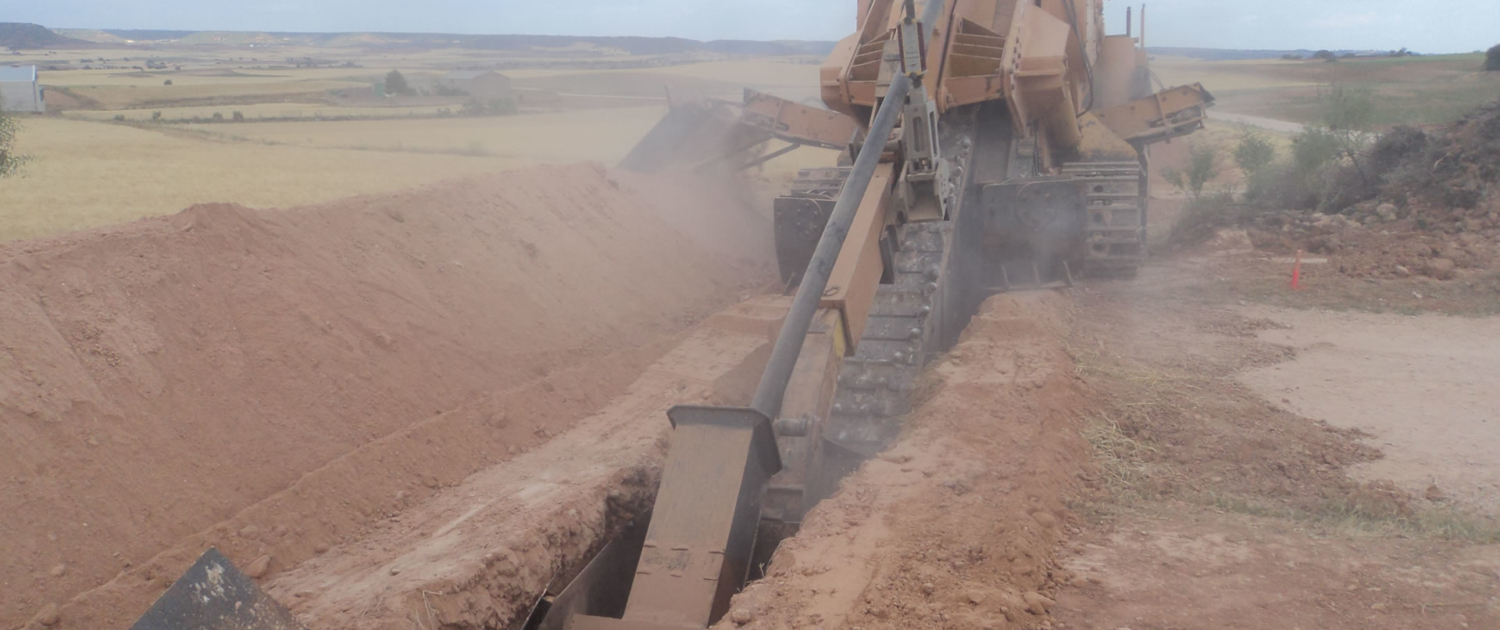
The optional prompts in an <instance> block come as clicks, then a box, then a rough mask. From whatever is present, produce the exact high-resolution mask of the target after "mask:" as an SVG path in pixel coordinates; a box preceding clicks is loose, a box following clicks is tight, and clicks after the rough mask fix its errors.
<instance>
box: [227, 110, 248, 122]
mask: <svg viewBox="0 0 1500 630" xmlns="http://www.w3.org/2000/svg"><path fill="white" fill-rule="evenodd" d="M230 117H231V118H233V119H234V122H245V114H244V112H235V113H233V114H231V115H230Z"/></svg>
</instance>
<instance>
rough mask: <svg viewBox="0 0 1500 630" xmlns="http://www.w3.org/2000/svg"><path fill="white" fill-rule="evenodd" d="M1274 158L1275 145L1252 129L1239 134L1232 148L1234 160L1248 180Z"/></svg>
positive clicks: (1268, 164)
mask: <svg viewBox="0 0 1500 630" xmlns="http://www.w3.org/2000/svg"><path fill="white" fill-rule="evenodd" d="M1275 159H1276V146H1275V145H1273V144H1271V141H1270V140H1267V139H1266V137H1265V136H1263V135H1261V134H1259V133H1256V132H1254V131H1246V132H1244V133H1242V134H1240V142H1239V144H1238V145H1236V146H1235V148H1234V162H1235V163H1236V164H1238V165H1239V166H1240V170H1241V171H1243V172H1244V173H1245V178H1246V179H1247V180H1248V179H1250V178H1251V177H1254V176H1255V174H1256V173H1258V172H1260V171H1262V170H1264V169H1265V168H1266V167H1267V166H1270V165H1271V161H1272V160H1275Z"/></svg>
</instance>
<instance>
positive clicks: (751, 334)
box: [267, 296, 790, 630]
mask: <svg viewBox="0 0 1500 630" xmlns="http://www.w3.org/2000/svg"><path fill="white" fill-rule="evenodd" d="M789 302H790V300H789V299H783V298H780V297H779V296H778V297H767V298H757V299H754V300H751V301H748V302H745V303H742V304H738V305H735V306H734V307H731V308H730V309H728V310H726V311H723V312H721V313H720V314H717V315H715V316H713V317H710V318H709V319H708V320H707V321H706V322H704V323H703V324H700V325H698V326H697V327H695V329H694V331H693V332H692V333H691V334H689V335H688V336H687V338H685V339H684V340H683V341H682V342H681V343H679V344H678V345H677V346H676V347H674V348H673V349H672V350H671V352H669V353H668V354H667V355H666V356H664V357H662V359H661V360H659V361H657V362H656V363H655V364H653V365H651V366H650V367H649V368H647V369H646V370H645V371H644V372H643V373H642V375H641V377H640V378H639V379H637V380H636V381H635V383H633V384H632V385H631V386H630V388H629V390H628V391H627V392H626V393H625V394H623V395H621V396H619V397H618V398H616V399H615V400H614V401H612V402H611V403H610V404H609V405H608V406H606V407H604V408H603V409H601V410H600V411H599V412H597V413H595V414H592V415H591V416H589V417H588V418H586V419H583V420H581V421H580V422H578V424H577V425H576V426H574V427H573V428H572V429H571V430H569V431H568V432H566V433H563V434H562V435H559V436H558V437H556V438H554V439H553V440H551V441H549V442H547V443H546V444H544V445H541V446H539V447H537V448H536V449H534V450H532V451H529V452H526V453H524V454H521V455H518V456H516V457H515V458H514V459H512V460H510V461H507V462H504V463H501V464H499V465H496V466H494V467H491V468H487V469H485V470H483V471H481V472H479V473H477V474H475V475H473V476H471V477H469V478H468V479H466V480H464V482H463V483H462V484H460V485H458V486H456V487H453V488H450V489H445V490H444V491H442V492H441V493H439V494H438V495H436V496H434V497H433V498H432V499H431V500H429V501H426V502H424V503H423V504H421V505H420V506H416V507H414V508H413V509H411V510H409V511H407V512H405V513H403V514H401V515H399V516H396V517H393V518H391V519H389V521H387V522H383V523H380V524H379V526H378V527H377V529H376V530H375V531H373V532H372V533H370V535H368V536H366V537H364V538H362V539H360V540H358V541H354V542H351V543H350V544H347V545H341V546H339V547H335V548H334V549H332V550H331V551H329V552H328V553H326V554H324V555H322V556H320V557H317V558H314V559H312V560H309V561H307V562H304V563H302V564H301V565H300V566H297V567H296V568H294V569H292V570H290V571H288V572H286V573H285V574H283V575H279V576H277V577H276V578H275V579H273V580H271V581H270V582H269V584H268V585H267V588H268V590H269V592H270V593H271V594H272V595H273V596H274V597H276V598H277V599H278V600H280V601H283V602H286V603H288V605H289V606H290V607H291V609H292V611H293V612H294V613H295V614H296V615H297V616H298V618H299V619H300V620H302V621H303V622H304V623H306V624H307V625H308V626H309V627H311V628H345V629H356V628H358V629H370V630H376V629H379V630H386V629H389V630H397V629H403V630H404V629H406V628H413V627H421V628H453V629H461V628H475V629H477V628H516V627H519V625H520V624H521V623H522V622H524V621H525V619H526V615H527V613H528V612H529V611H530V609H531V607H532V606H533V605H534V604H535V603H536V601H537V598H538V596H539V595H540V594H541V593H542V592H543V591H544V590H546V589H547V588H548V587H549V586H551V587H553V588H554V589H560V588H561V586H562V585H563V584H565V582H564V580H565V579H566V577H567V576H568V575H569V571H570V570H574V569H577V568H579V567H580V566H581V565H582V562H583V561H584V560H586V559H588V557H589V554H590V553H591V552H592V551H595V550H597V549H598V548H599V547H600V546H601V545H602V544H603V543H604V542H606V541H607V540H608V539H609V538H610V537H611V536H613V535H615V534H616V533H618V530H619V526H620V525H622V524H623V523H624V522H626V521H628V520H629V519H631V518H633V517H635V516H637V515H639V514H640V513H641V512H642V511H643V510H645V509H646V508H648V507H649V506H650V504H651V500H652V498H653V497H655V495H656V487H657V484H658V482H659V479H660V475H661V466H662V462H663V461H664V459H665V457H666V451H667V445H668V444H669V443H670V439H671V430H670V424H669V423H668V422H667V419H666V411H667V409H668V408H670V407H671V406H673V405H676V404H683V403H695V404H715V405H744V404H747V403H748V402H749V400H750V397H751V394H752V392H753V391H754V388H755V385H756V382H757V381H758V380H759V377H760V372H761V369H762V368H763V367H764V365H765V361H766V358H767V357H768V356H769V354H770V342H771V332H772V331H773V330H774V328H775V327H776V325H777V324H778V323H779V322H780V320H781V318H782V317H784V316H785V313H786V309H787V306H788V304H789Z"/></svg>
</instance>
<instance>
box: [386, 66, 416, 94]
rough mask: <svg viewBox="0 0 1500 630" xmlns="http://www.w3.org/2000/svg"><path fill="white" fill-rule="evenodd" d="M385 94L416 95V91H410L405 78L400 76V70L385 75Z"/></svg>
mask: <svg viewBox="0 0 1500 630" xmlns="http://www.w3.org/2000/svg"><path fill="white" fill-rule="evenodd" d="M385 93H386V94H401V95H403V96H405V95H411V94H416V90H413V89H411V86H410V85H407V83H406V77H404V76H402V75H401V71H400V70H392V71H390V73H389V74H387V75H385Z"/></svg>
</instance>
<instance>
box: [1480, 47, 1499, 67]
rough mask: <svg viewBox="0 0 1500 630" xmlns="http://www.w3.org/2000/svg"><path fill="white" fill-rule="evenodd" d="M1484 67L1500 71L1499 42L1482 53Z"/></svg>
mask: <svg viewBox="0 0 1500 630" xmlns="http://www.w3.org/2000/svg"><path fill="white" fill-rule="evenodd" d="M1484 69H1485V70H1488V71H1490V72H1500V44H1496V45H1495V47H1494V48H1491V49H1490V51H1489V52H1487V53H1485V55H1484Z"/></svg>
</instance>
